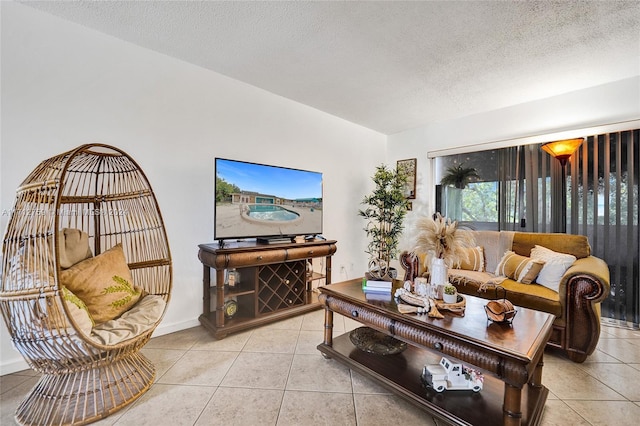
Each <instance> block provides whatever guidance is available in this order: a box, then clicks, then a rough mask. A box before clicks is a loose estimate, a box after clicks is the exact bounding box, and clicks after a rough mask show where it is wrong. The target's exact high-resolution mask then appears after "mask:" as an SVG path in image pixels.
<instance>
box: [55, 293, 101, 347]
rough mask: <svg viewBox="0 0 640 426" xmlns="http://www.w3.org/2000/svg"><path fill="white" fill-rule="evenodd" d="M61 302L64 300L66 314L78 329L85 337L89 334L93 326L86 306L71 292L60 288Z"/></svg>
mask: <svg viewBox="0 0 640 426" xmlns="http://www.w3.org/2000/svg"><path fill="white" fill-rule="evenodd" d="M61 295H62V300H64V303H65V305H66V306H67V312H68V313H69V315H70V316H71V318H72V319H73V321H74V322H75V323H76V325H77V326H78V328H79V329H80V331H81V332H82V333H84V334H85V335H87V336H88V335H89V334H91V329H92V328H93V326H94V325H95V323H94V322H93V318H91V315H90V314H89V309H88V308H87V305H86V304H85V303H84V302H83V301H82V300H81V299H80V298H79V297H78V296H76V295H75V294H73V292H72V291H71V290H69V289H68V288H66V287H65V286H62V291H61Z"/></svg>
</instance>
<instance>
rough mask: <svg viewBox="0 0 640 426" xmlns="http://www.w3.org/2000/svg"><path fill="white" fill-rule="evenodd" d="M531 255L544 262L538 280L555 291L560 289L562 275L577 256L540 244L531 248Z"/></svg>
mask: <svg viewBox="0 0 640 426" xmlns="http://www.w3.org/2000/svg"><path fill="white" fill-rule="evenodd" d="M531 257H532V258H534V259H538V260H541V261H543V262H544V267H543V268H542V271H540V275H538V278H536V282H537V283H538V284H542V285H543V286H545V287H548V288H550V289H551V290H553V291H558V288H559V287H560V280H561V279H562V276H563V275H564V273H565V272H567V269H569V267H570V266H571V265H573V262H575V261H576V257H575V256H573V255H571V254H566V253H558V252H556V251H553V250H550V249H548V248H546V247H542V246H538V245H536V246H535V247H534V248H532V249H531Z"/></svg>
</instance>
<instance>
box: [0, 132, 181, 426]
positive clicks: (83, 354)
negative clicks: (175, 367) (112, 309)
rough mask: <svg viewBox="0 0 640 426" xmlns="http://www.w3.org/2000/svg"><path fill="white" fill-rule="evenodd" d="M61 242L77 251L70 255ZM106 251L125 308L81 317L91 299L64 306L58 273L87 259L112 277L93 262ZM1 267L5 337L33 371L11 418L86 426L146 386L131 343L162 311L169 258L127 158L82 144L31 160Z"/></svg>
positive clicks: (143, 361)
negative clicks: (114, 264) (124, 287)
mask: <svg viewBox="0 0 640 426" xmlns="http://www.w3.org/2000/svg"><path fill="white" fill-rule="evenodd" d="M71 237H72V238H71ZM72 240H73V241H72ZM78 241H79V242H78ZM71 242H74V243H76V242H78V244H79V246H80V247H82V249H81V250H80V251H78V249H77V247H78V245H77V246H76V249H75V253H73V252H72V253H70V252H69V250H68V248H69V247H70V246H69V244H70V243H71ZM82 244H86V246H82ZM110 249H113V250H110ZM116 249H117V250H116ZM72 251H73V250H72ZM116 251H117V252H118V253H121V254H119V256H122V255H124V260H123V261H122V263H123V264H124V265H125V266H124V269H126V271H125V272H124V273H125V274H129V273H130V276H129V275H127V276H128V278H129V279H130V280H131V282H132V285H130V286H129V287H131V288H133V286H135V291H132V293H135V295H136V297H137V298H138V299H137V302H135V303H133V304H132V306H130V307H126V304H124V305H123V304H120V303H121V302H122V301H118V302H117V303H116V302H114V303H113V306H118V307H120V308H123V307H126V310H125V311H124V312H123V313H121V314H120V315H119V316H117V317H115V318H111V319H109V320H107V321H105V322H103V323H100V324H98V323H97V322H96V323H95V324H94V323H93V320H92V322H90V323H88V326H87V322H86V321H85V320H86V319H87V318H89V319H91V317H90V315H88V312H89V311H88V310H87V309H85V308H86V306H84V308H82V305H83V303H82V302H84V303H85V304H86V305H90V304H91V303H92V302H94V301H95V300H97V299H94V298H92V299H91V300H83V301H80V302H78V303H76V304H75V305H74V304H73V303H70V302H69V301H73V300H75V301H77V300H78V298H75V299H74V298H73V297H71V298H70V297H67V296H69V295H70V294H71V293H70V291H69V290H68V289H67V288H66V284H65V281H64V280H65V279H66V278H65V277H67V276H68V275H69V274H70V273H71V272H70V271H77V270H79V271H83V269H82V268H83V267H80V265H89V264H90V265H91V267H95V268H97V269H96V270H95V271H97V270H100V271H103V272H105V273H106V275H107V276H109V275H113V279H114V280H116V276H118V277H119V275H121V274H120V273H118V274H116V273H113V274H111V270H110V268H111V266H110V265H109V264H108V263H105V262H104V261H103V260H104V259H105V257H106V256H108V254H107V253H115V252H116ZM78 253H80V257H79V258H77V259H71V258H73V257H74V256H75V257H78V256H77V255H78ZM109 255H110V254H109ZM85 258H87V259H85ZM70 259H71V260H70ZM78 260H80V262H77V261H78ZM1 267H2V269H1V273H2V276H1V278H2V279H1V285H0V311H1V312H2V316H3V318H4V321H5V323H6V325H7V328H8V330H9V334H10V336H11V339H12V342H13V345H14V347H15V348H16V349H17V350H18V351H19V352H20V353H21V354H22V355H23V357H24V358H25V360H26V361H27V362H28V364H29V366H30V367H31V368H32V369H34V370H36V371H38V372H40V373H42V377H41V379H40V381H39V382H38V383H37V384H36V386H35V387H34V388H33V389H32V390H31V392H30V393H29V394H28V395H27V396H26V397H25V399H24V401H23V402H22V403H21V404H20V406H19V407H18V408H17V410H16V421H17V422H18V423H19V424H29V425H37V424H42V425H49V424H51V425H53V424H55V425H65V424H86V423H91V422H94V421H97V420H100V419H101V418H104V417H106V416H108V415H110V414H112V413H113V412H115V411H117V410H119V409H121V408H123V407H124V406H126V405H128V404H129V403H131V402H132V401H134V400H136V399H137V398H138V397H139V396H140V395H142V394H143V393H144V392H146V391H147V390H148V389H149V387H150V386H151V384H152V383H153V380H154V377H155V368H154V366H153V365H152V364H151V362H150V361H149V360H148V359H147V358H145V357H144V356H143V355H142V354H141V353H140V349H141V348H142V347H143V346H144V345H145V343H147V342H148V340H149V339H150V337H151V334H152V333H153V331H154V330H155V328H156V327H157V326H158V324H159V323H160V321H161V319H162V317H163V315H164V312H165V311H166V306H167V303H168V301H169V296H170V293H171V287H172V264H171V254H170V251H169V245H168V242H167V235H166V231H165V228H164V223H163V221H162V216H161V214H160V211H159V208H158V204H157V201H156V198H155V195H154V193H153V191H152V189H151V186H150V185H149V182H148V180H147V178H146V176H145V175H144V173H143V171H142V170H141V169H140V167H139V166H138V164H136V162H135V161H134V160H133V159H132V158H131V157H129V156H128V155H127V154H126V153H124V152H123V151H121V150H119V149H118V148H115V147H111V146H108V145H102V144H88V145H83V146H80V147H78V148H76V149H74V150H72V151H68V152H65V153H62V154H60V155H57V156H55V157H52V158H50V159H48V160H45V161H43V162H42V163H41V164H40V165H39V166H38V167H36V169H35V170H33V171H32V172H31V174H29V176H28V177H27V178H26V179H25V180H24V182H23V183H22V185H21V186H20V187H19V188H18V189H17V196H16V200H15V204H14V207H13V209H12V211H11V215H10V218H9V222H8V225H7V229H6V233H5V236H4V239H3V245H2V264H1ZM120 267H121V268H120V269H122V265H120ZM77 268H80V269H77ZM95 271H94V270H93V269H89V270H88V272H87V270H86V268H85V269H84V274H85V278H86V277H87V276H88V277H89V278H90V280H89V281H91V280H97V279H94V277H96V276H97V272H95ZM74 273H75V272H74ZM118 279H120V278H118ZM121 281H122V280H121ZM121 281H118V282H121ZM81 282H82V281H81ZM127 284H128V281H127ZM79 290H80V291H83V289H82V288H81V289H79ZM107 293H108V291H107ZM80 299H81V297H80ZM125 299H126V301H127V303H131V301H132V300H133V299H129V296H127V297H124V298H123V299H122V300H125ZM78 306H80V307H81V308H78ZM79 313H80V314H81V315H80V316H79V315H78V314H79ZM83 315H84V316H83Z"/></svg>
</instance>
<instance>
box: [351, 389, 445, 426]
mask: <svg viewBox="0 0 640 426" xmlns="http://www.w3.org/2000/svg"><path fill="white" fill-rule="evenodd" d="M353 399H354V400H355V406H356V419H357V422H358V426H378V425H403V426H429V425H433V426H436V422H435V421H434V420H433V418H432V417H431V415H429V413H427V412H426V411H424V410H422V409H420V408H418V407H416V406H414V405H412V404H409V403H407V402H405V401H404V400H402V399H400V398H399V397H396V396H394V395H364V394H356V395H354V396H353Z"/></svg>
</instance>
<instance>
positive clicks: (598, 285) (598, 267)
mask: <svg viewBox="0 0 640 426" xmlns="http://www.w3.org/2000/svg"><path fill="white" fill-rule="evenodd" d="M583 275H584V276H587V277H589V278H590V281H592V283H591V285H590V287H591V289H590V290H589V291H587V292H584V291H582V292H577V291H576V288H572V287H574V286H575V284H574V283H573V281H575V280H573V278H575V277H578V276H583ZM610 286H611V284H610V283H609V266H607V264H606V263H605V261H604V260H602V259H600V258H598V257H595V256H588V257H584V258H582V259H578V260H576V261H575V262H574V263H573V265H571V266H570V267H569V269H567V271H566V272H565V274H564V276H563V277H562V279H561V280H560V286H559V287H558V293H559V294H560V302H562V303H564V302H565V300H563V299H565V298H566V300H569V299H573V298H575V297H578V296H580V297H584V298H585V299H586V300H589V302H590V303H599V302H602V301H603V300H604V299H606V298H607V296H608V295H609V289H610Z"/></svg>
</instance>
